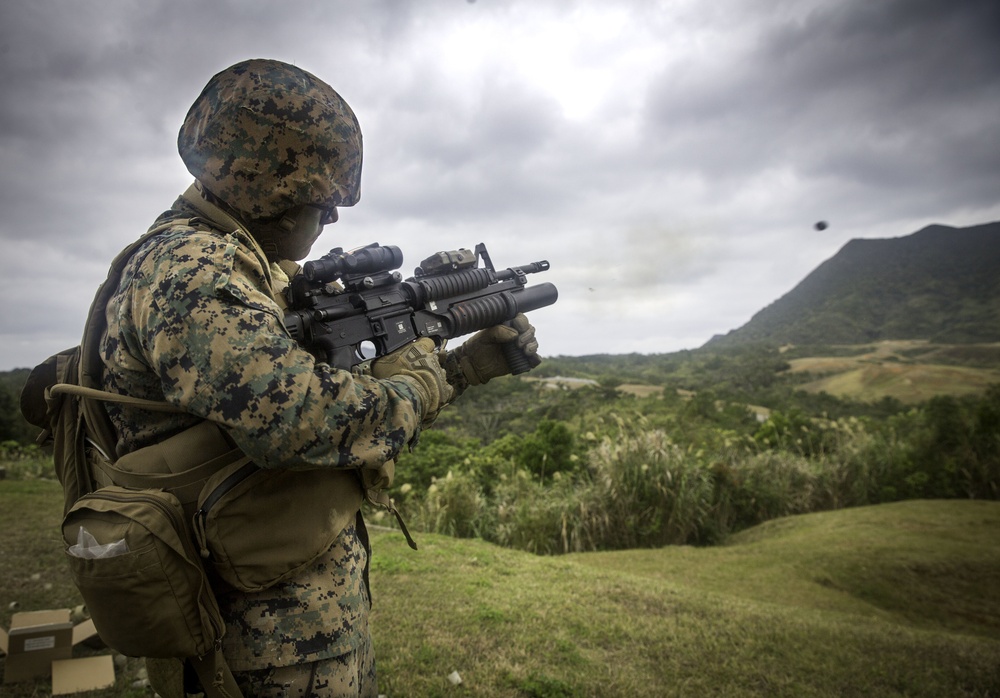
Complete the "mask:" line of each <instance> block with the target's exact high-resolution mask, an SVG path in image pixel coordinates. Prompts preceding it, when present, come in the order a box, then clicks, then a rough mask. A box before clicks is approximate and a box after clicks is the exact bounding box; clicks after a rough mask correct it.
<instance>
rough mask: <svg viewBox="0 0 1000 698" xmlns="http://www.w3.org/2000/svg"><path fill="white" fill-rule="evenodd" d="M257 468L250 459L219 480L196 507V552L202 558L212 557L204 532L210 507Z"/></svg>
mask: <svg viewBox="0 0 1000 698" xmlns="http://www.w3.org/2000/svg"><path fill="white" fill-rule="evenodd" d="M259 469H260V468H258V467H257V465H256V464H255V463H253V462H252V461H251V462H249V463H247V464H246V465H243V466H241V467H240V468H239V470H236V471H235V472H233V473H232V474H231V475H230V476H229V477H227V478H226V479H225V480H223V481H222V482H220V483H219V486H218V487H216V488H215V489H214V490H212V494H210V495H208V498H207V499H206V500H205V501H204V502H203V503H202V505H201V506H200V507H198V511H196V512H195V513H194V529H195V534H196V536H197V538H198V545H199V546H200V548H201V549H200V550H199V551H198V552H199V553H200V554H201V556H202V557H203V558H205V559H208V558H210V557H212V553H211V552H210V551H209V549H208V536H207V535H206V532H205V525H206V521H207V520H208V514H209V512H211V511H212V507H214V506H215V505H216V504H217V503H218V502H219V500H220V499H222V497H223V496H224V495H225V494H226V493H228V492H229V491H230V490H232V489H233V488H234V487H236V485H238V484H240V483H241V482H243V481H244V480H246V479H247V478H248V477H250V476H251V475H253V474H254V473H255V472H256V471H257V470H259Z"/></svg>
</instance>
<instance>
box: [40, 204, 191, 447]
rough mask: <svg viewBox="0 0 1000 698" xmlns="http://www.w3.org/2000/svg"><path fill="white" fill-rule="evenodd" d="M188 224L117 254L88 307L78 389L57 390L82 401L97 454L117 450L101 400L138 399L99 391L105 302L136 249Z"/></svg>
mask: <svg viewBox="0 0 1000 698" xmlns="http://www.w3.org/2000/svg"><path fill="white" fill-rule="evenodd" d="M189 223H190V219H176V220H171V221H167V222H166V223H162V224H160V225H158V226H155V227H153V228H151V229H150V230H148V231H147V232H146V234H145V235H143V236H142V237H140V238H139V239H138V240H136V241H135V242H133V243H132V244H131V245H129V246H128V247H126V248H125V249H124V250H122V251H121V252H119V253H118V256H117V257H115V259H114V261H113V262H112V263H111V269H110V270H109V271H108V278H107V279H105V280H104V283H102V284H101V285H100V287H99V288H98V289H97V294H96V295H95V296H94V302H93V303H92V304H91V306H90V312H89V313H88V315H87V324H86V325H85V326H84V329H83V339H82V340H81V341H80V368H79V379H78V382H79V386H72V385H70V386H67V385H66V384H63V385H62V386H60V390H62V391H65V392H72V393H73V394H75V395H78V396H79V397H81V398H82V399H81V400H80V411H81V412H82V415H83V419H84V422H85V423H86V425H87V432H88V436H89V439H90V440H91V441H92V442H93V444H94V445H95V446H96V447H97V448H98V449H99V450H101V451H102V452H104V453H106V454H113V453H115V450H116V448H117V446H118V432H117V430H116V429H115V427H114V424H112V423H111V419H110V418H109V417H108V413H107V412H106V411H105V410H104V406H103V405H101V404H100V402H101V401H104V400H114V401H116V402H125V403H128V404H133V405H134V404H136V403H134V402H132V401H133V400H136V399H137V398H131V397H128V396H124V395H122V396H117V397H115V396H114V393H108V392H106V391H103V390H101V385H102V383H103V382H102V380H101V376H102V374H103V372H104V362H103V361H101V356H100V351H99V343H100V341H101V335H102V334H104V331H105V330H106V329H107V326H108V320H107V317H106V316H105V310H106V309H107V306H108V301H109V300H111V296H112V295H114V293H115V292H116V291H117V290H118V284H119V283H120V282H121V278H122V273H123V272H124V271H125V265H126V264H128V261H129V260H130V259H131V258H132V255H134V254H135V252H136V250H138V249H139V247H141V246H142V245H143V244H145V243H146V242H147V241H148V240H149V239H150V238H152V237H154V236H156V235H158V234H160V233H162V232H163V231H164V230H168V229H170V228H173V227H175V226H178V225H187V224H189ZM55 387H56V386H53V389H55ZM77 388H83V389H86V390H84V391H83V392H76V389H77ZM92 391H96V392H92ZM119 398H121V399H119ZM142 402H144V403H149V404H144V405H136V406H142V407H143V408H144V409H154V408H153V407H152V405H160V404H162V405H164V406H166V405H167V403H157V402H153V401H149V400H145V401H142ZM169 407H170V408H171V409H172V410H176V408H175V407H174V406H173V405H170V406H169ZM158 409H163V408H158ZM165 411H170V410H165Z"/></svg>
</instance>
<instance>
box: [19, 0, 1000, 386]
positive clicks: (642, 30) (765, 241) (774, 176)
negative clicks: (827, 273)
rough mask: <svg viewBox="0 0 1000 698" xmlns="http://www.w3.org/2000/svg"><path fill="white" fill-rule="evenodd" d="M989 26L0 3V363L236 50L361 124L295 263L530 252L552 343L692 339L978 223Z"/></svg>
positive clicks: (141, 211)
mask: <svg viewBox="0 0 1000 698" xmlns="http://www.w3.org/2000/svg"><path fill="white" fill-rule="evenodd" d="M998 46H1000V3H998V2H997V0H967V1H966V0H878V2H872V1H871V0H795V1H790V0H789V1H785V0H712V1H711V2H707V1H705V0H674V1H670V2H655V1H654V0H614V1H612V0H593V1H591V0H581V1H579V2H573V1H572V0H552V1H546V0H524V1H521V0H477V1H476V2H469V1H468V0H411V1H409V2H407V1H404V0H368V1H366V2H340V1H337V0H326V1H323V2H320V1H318V0H317V1H315V2H296V1H295V0H282V2H211V1H210V0H199V1H198V2H193V1H190V0H130V1H124V0H122V1H115V0H102V1H100V2H98V1H95V0H73V1H70V0H60V1H56V0H4V2H3V3H2V4H0V95H2V99H0V164H2V166H0V211H2V217H0V237H2V243H3V251H2V253H0V290H2V294H3V295H2V297H3V299H4V303H3V305H2V309H0V370H6V369H10V368H15V367H23V366H31V365H34V364H35V363H37V362H39V361H41V360H42V359H44V358H45V357H46V356H48V355H49V354H51V353H54V352H56V351H58V350H60V349H63V348H66V347H69V346H71V345H73V344H76V343H77V342H78V341H79V336H80V333H81V332H82V328H83V323H84V317H85V315H86V312H87V309H88V307H89V304H90V301H91V299H92V296H93V293H94V291H95V289H96V287H97V285H98V283H100V281H101V280H102V279H103V278H104V276H105V275H106V272H107V267H108V264H109V263H110V260H111V259H112V258H113V257H114V255H115V254H116V253H117V252H118V250H119V249H121V248H122V247H124V246H125V245H126V244H128V243H129V242H130V241H132V240H133V239H135V238H136V237H138V236H139V235H140V234H141V233H142V232H144V231H145V229H146V228H147V227H148V226H149V224H150V223H151V222H152V221H153V219H154V218H155V217H156V215H158V214H159V213H160V212H161V211H163V210H164V209H166V208H167V207H168V206H169V205H170V204H171V202H172V201H173V199H174V198H175V197H176V195H177V194H178V193H180V192H181V191H182V190H183V189H185V188H186V187H187V185H188V184H189V183H190V176H189V175H188V173H187V171H186V170H185V169H184V166H183V165H182V163H181V161H180V158H179V157H178V155H177V151H176V137H177V131H178V128H179V127H180V124H181V121H182V120H183V118H184V115H185V113H186V112H187V109H188V107H189V106H190V105H191V102H192V101H193V100H194V99H195V97H197V95H198V93H199V92H200V91H201V89H202V87H203V86H204V85H205V83H206V82H207V81H208V79H209V78H210V77H211V76H212V75H213V74H215V73H216V72H218V71H220V70H222V69H224V68H226V67H227V66H229V65H232V64H233V63H236V62H238V61H241V60H244V59H247V58H276V59H280V60H284V61H287V62H290V63H295V64H296V65H298V66H300V67H302V68H304V69H305V70H308V71H310V72H312V73H314V74H316V75H317V76H319V77H321V78H323V79H324V80H326V81H327V82H329V83H330V84H331V85H333V87H334V88H335V89H336V90H337V91H338V92H340V94H341V95H342V96H343V97H344V98H345V99H346V100H347V101H348V103H350V105H351V106H352V108H353V109H354V111H355V113H356V114H357V115H358V118H359V120H360V122H361V126H362V131H363V133H364V139H365V163H364V173H363V177H362V198H361V202H360V203H359V204H358V205H357V206H355V207H354V208H352V209H345V210H343V211H341V220H340V222H339V223H337V224H336V225H334V226H331V227H329V228H327V231H326V232H325V233H324V235H323V237H321V238H320V241H319V242H318V243H317V245H316V247H314V249H313V253H314V254H313V255H312V256H318V255H319V254H321V253H323V252H325V251H327V250H328V249H329V248H332V247H335V246H343V247H355V246H358V245H363V244H367V243H369V242H376V241H377V242H380V243H382V244H394V245H398V246H399V247H401V248H402V250H403V252H404V255H405V257H406V262H405V264H404V267H403V270H404V272H406V273H407V274H408V273H410V272H411V271H412V267H413V266H414V265H415V264H416V263H417V262H419V260H420V259H423V258H424V257H426V256H428V255H430V254H432V253H433V252H436V251H438V250H447V249H456V248H459V247H469V248H471V247H473V246H474V245H475V244H476V243H478V242H485V243H486V244H487V246H488V248H489V250H490V253H491V256H492V258H493V261H494V262H495V263H496V265H497V266H498V267H506V266H513V265H517V264H523V263H527V262H532V261H536V260H540V259H547V260H549V262H550V263H551V265H552V268H551V271H549V272H547V273H545V274H541V275H537V276H535V277H533V278H534V280H537V281H543V280H545V281H551V282H553V283H555V284H556V285H557V286H558V287H559V291H560V298H559V302H558V303H557V304H556V305H554V306H552V307H549V308H545V309H542V310H539V311H536V312H535V313H533V314H532V319H533V322H534V324H535V326H536V327H537V330H538V337H539V340H540V344H541V352H542V354H543V355H549V356H554V355H582V354H595V353H613V354H623V353H630V352H640V353H663V352H672V351H677V350H680V349H692V348H696V347H698V346H701V345H702V344H704V343H705V342H706V341H708V340H709V339H710V338H711V337H712V336H713V335H714V334H723V333H725V332H728V331H729V330H732V329H735V328H737V327H739V326H741V325H743V324H745V323H746V322H747V321H748V320H749V319H750V318H751V316H752V315H753V314H754V313H755V312H757V311H758V310H760V309H761V308H763V307H765V306H766V305H768V304H769V303H771V302H773V301H774V300H776V299H777V298H779V297H780V296H782V295H783V294H785V293H786V292H788V291H789V290H791V289H792V288H793V287H794V286H795V285H796V284H797V283H798V282H799V281H801V280H802V279H803V278H804V277H805V276H806V275H807V274H809V272H810V271H812V270H813V269H814V268H815V267H816V266H817V265H819V264H820V263H821V262H823V261H824V260H825V259H827V258H829V257H831V256H832V255H834V254H835V253H836V252H837V250H838V249H840V248H841V247H842V246H843V245H844V244H845V243H846V242H847V241H848V240H850V239H852V238H884V237H899V236H903V235H908V234H910V233H913V232H915V231H916V230H919V229H920V228H922V227H924V226H925V225H928V224H931V223H942V224H946V225H952V226H966V225H974V224H979V223H986V222H990V221H995V220H1000V49H998ZM818 220H826V221H828V222H829V228H827V229H826V230H824V231H822V232H819V231H817V230H815V228H814V223H815V222H816V221H818Z"/></svg>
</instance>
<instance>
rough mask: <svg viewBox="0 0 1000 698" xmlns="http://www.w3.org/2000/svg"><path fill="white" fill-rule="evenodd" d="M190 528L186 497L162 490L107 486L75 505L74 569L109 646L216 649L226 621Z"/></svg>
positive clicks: (143, 652) (135, 650)
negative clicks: (187, 520) (179, 499)
mask: <svg viewBox="0 0 1000 698" xmlns="http://www.w3.org/2000/svg"><path fill="white" fill-rule="evenodd" d="M81 527H82V529H83V531H81ZM189 530H190V529H189V528H188V526H187V525H186V524H185V520H184V513H183V508H182V507H181V504H180V502H179V501H178V500H177V498H176V497H175V496H173V495H172V494H170V493H168V492H163V491H160V490H148V489H146V490H135V489H129V488H125V487H119V486H109V487H102V488H101V489H99V490H97V491H95V492H92V493H90V494H87V495H84V496H83V497H81V498H80V500H79V501H78V502H77V503H76V504H74V505H73V507H72V508H71V509H70V510H69V513H68V514H67V515H66V517H65V519H64V520H63V526H62V531H63V539H64V541H65V543H66V557H67V559H68V560H69V567H70V573H71V575H72V577H73V581H74V583H75V584H76V586H77V588H78V589H79V590H80V594H81V595H82V596H83V600H84V602H85V603H86V605H87V609H88V610H89V611H90V614H91V617H92V618H93V620H94V625H95V626H96V627H97V632H98V633H99V634H100V636H101V638H102V639H103V640H104V641H105V642H106V643H107V644H108V646H109V647H112V648H114V649H115V650H117V651H119V652H121V653H122V654H125V655H128V656H132V657H159V658H168V657H178V658H182V657H203V656H206V655H207V654H209V653H210V652H213V651H214V650H215V649H216V647H217V645H218V642H219V641H220V640H221V638H222V635H223V633H224V632H225V626H224V624H223V621H222V616H221V614H220V611H219V606H218V604H217V602H216V600H215V596H214V595H213V594H212V590H211V588H210V587H209V582H208V578H207V576H206V574H205V571H204V569H203V568H202V566H201V564H200V561H199V558H198V551H197V549H196V548H195V546H194V543H193V541H192V539H191V536H190V535H189ZM91 537H92V538H91ZM87 540H89V541H90V545H89V546H88V545H87V544H86V541H87Z"/></svg>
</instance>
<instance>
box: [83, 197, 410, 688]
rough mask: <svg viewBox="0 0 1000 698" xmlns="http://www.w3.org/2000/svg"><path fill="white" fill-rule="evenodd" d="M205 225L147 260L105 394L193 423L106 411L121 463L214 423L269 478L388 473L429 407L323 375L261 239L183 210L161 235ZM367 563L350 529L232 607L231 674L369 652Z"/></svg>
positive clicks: (403, 381)
mask: <svg viewBox="0 0 1000 698" xmlns="http://www.w3.org/2000/svg"><path fill="white" fill-rule="evenodd" d="M195 217H200V218H201V222H196V221H191V223H192V224H193V225H194V227H192V226H191V225H177V226H174V227H171V228H168V229H167V230H165V231H164V232H162V233H159V234H157V235H156V236H154V237H153V238H152V239H151V240H150V241H148V242H147V243H145V244H144V245H143V246H142V247H140V249H139V250H138V251H137V252H136V254H135V255H134V256H133V257H132V258H131V259H130V261H129V263H128V264H127V265H126V268H125V270H124V273H123V275H122V280H121V283H120V284H119V286H118V288H117V290H116V291H115V293H114V295H113V296H112V298H111V300H110V301H109V303H108V306H107V310H106V318H107V322H108V325H107V327H108V329H107V331H106V332H105V334H104V336H103V337H102V338H101V341H100V353H101V357H102V359H103V361H104V363H105V372H104V385H103V387H104V388H105V389H106V390H109V391H112V392H116V393H124V394H128V395H132V396H135V397H140V398H146V399H151V400H157V401H166V402H170V403H172V404H174V405H179V406H181V407H183V408H184V410H185V414H180V415H177V414H170V413H164V412H149V411H145V410H139V409H135V408H132V407H128V406H125V405H117V404H114V403H107V408H108V412H109V415H110V416H111V419H112V422H113V423H114V425H115V427H116V428H117V430H118V432H119V443H118V448H117V450H118V454H119V455H121V454H124V453H128V452H131V451H133V450H135V449H137V448H141V447H144V446H148V445H150V444H153V443H158V442H160V441H162V440H163V439H164V438H166V437H169V436H171V435H173V434H175V433H177V432H179V431H181V430H183V429H185V428H187V427H189V426H192V425H193V424H194V423H196V422H197V421H198V420H200V419H210V420H212V421H214V422H216V423H218V424H220V425H222V426H223V427H224V428H225V430H226V432H227V434H228V435H229V436H230V437H231V438H232V439H233V441H234V442H235V443H236V445H237V446H239V447H240V448H241V449H242V450H243V451H244V452H245V453H246V454H247V455H249V456H251V457H252V458H253V459H254V461H255V462H256V463H257V464H258V465H259V466H261V467H265V468H288V469H298V470H301V471H302V475H303V480H304V482H305V483H306V484H308V483H309V482H310V481H309V479H308V476H309V470H311V469H316V468H350V469H367V470H369V471H370V472H372V473H376V472H378V469H379V468H380V467H381V466H382V465H383V464H384V463H385V462H386V461H387V460H389V459H392V458H394V457H395V456H396V455H397V454H398V453H399V451H400V450H401V449H402V448H404V447H405V446H406V445H407V444H408V443H411V442H412V441H413V440H414V439H415V438H416V437H417V434H418V432H419V429H420V426H419V425H420V422H421V419H422V414H423V408H422V405H421V401H420V398H419V396H418V393H417V392H416V389H415V387H414V385H413V384H412V383H411V381H410V379H408V378H405V377H394V378H390V379H386V380H375V379H374V378H371V377H369V376H364V375H355V374H352V373H350V372H346V371H340V370H332V369H329V368H327V367H324V366H317V365H316V364H315V360H314V358H313V357H312V355H310V354H309V353H308V352H306V351H305V350H303V349H302V348H301V347H299V345H298V344H297V343H296V342H295V341H294V340H293V339H292V338H291V337H289V336H288V334H287V333H286V331H285V329H284V327H283V325H282V322H281V318H282V311H281V309H280V308H279V307H278V305H277V303H276V300H275V294H276V290H277V289H276V283H278V281H277V279H280V277H281V276H282V274H281V272H280V270H279V269H278V268H277V266H276V265H275V266H274V267H273V268H272V267H271V266H270V265H269V264H268V262H267V261H266V259H265V257H264V254H263V252H262V251H261V250H260V248H259V247H258V246H257V244H256V243H255V242H254V240H253V238H251V237H250V236H249V235H248V234H246V233H245V232H243V231H239V230H237V231H235V232H232V233H223V232H220V231H219V230H218V229H216V228H215V227H213V226H210V225H209V221H207V220H206V217H205V215H204V214H203V213H201V212H199V211H198V210H196V209H195V208H194V207H192V206H191V205H190V204H189V203H188V201H186V200H185V199H184V198H181V199H178V201H177V202H175V204H174V206H173V208H172V209H171V210H170V211H168V212H166V213H165V214H163V216H161V217H160V219H159V220H158V221H157V225H159V224H161V223H163V222H166V221H170V220H180V219H192V218H195ZM358 493H360V484H359V485H358ZM337 494H338V493H331V501H332V499H333V498H335V497H336V496H337ZM357 501H358V502H360V494H358V495H357ZM250 524H251V525H250V529H252V530H248V535H251V536H259V537H260V540H261V541H262V544H266V540H267V521H259V522H257V521H254V522H250ZM253 524H259V525H253ZM366 560H367V557H366V555H365V550H364V546H363V545H362V543H361V541H359V540H358V535H357V532H356V531H355V529H354V527H353V526H349V527H348V528H346V529H345V530H344V531H343V532H342V534H341V535H340V537H339V538H338V539H337V541H336V543H335V544H334V546H333V547H332V548H330V550H329V551H328V552H327V554H326V555H324V556H322V557H320V558H319V559H318V560H317V561H316V562H315V563H314V564H313V565H311V566H310V567H308V568H306V569H305V570H304V571H303V572H301V573H299V574H297V575H296V576H295V577H294V578H292V579H290V580H288V581H287V582H285V583H283V584H280V585H278V586H276V587H272V588H271V589H268V590H266V591H263V592H258V593H256V594H249V595H227V594H222V595H221V596H220V606H221V607H222V609H223V613H224V617H225V619H226V626H227V633H226V639H225V641H224V642H225V655H226V659H227V661H229V662H230V666H231V668H232V669H233V670H234V671H237V672H239V671H246V670H253V669H267V668H271V667H275V666H289V665H293V664H299V663H302V662H313V661H320V660H327V659H331V658H333V657H339V656H342V655H345V653H346V654H350V652H353V651H355V650H357V649H358V648H361V647H362V645H363V644H364V643H365V642H367V641H368V640H367V639H366V637H364V636H367V634H368V629H367V612H368V609H367V603H368V602H367V597H366V596H365V594H366V590H364V589H363V588H361V586H359V585H360V584H361V582H360V581H359V580H360V579H361V577H360V574H361V571H362V570H363V569H364V564H365V561H366Z"/></svg>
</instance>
